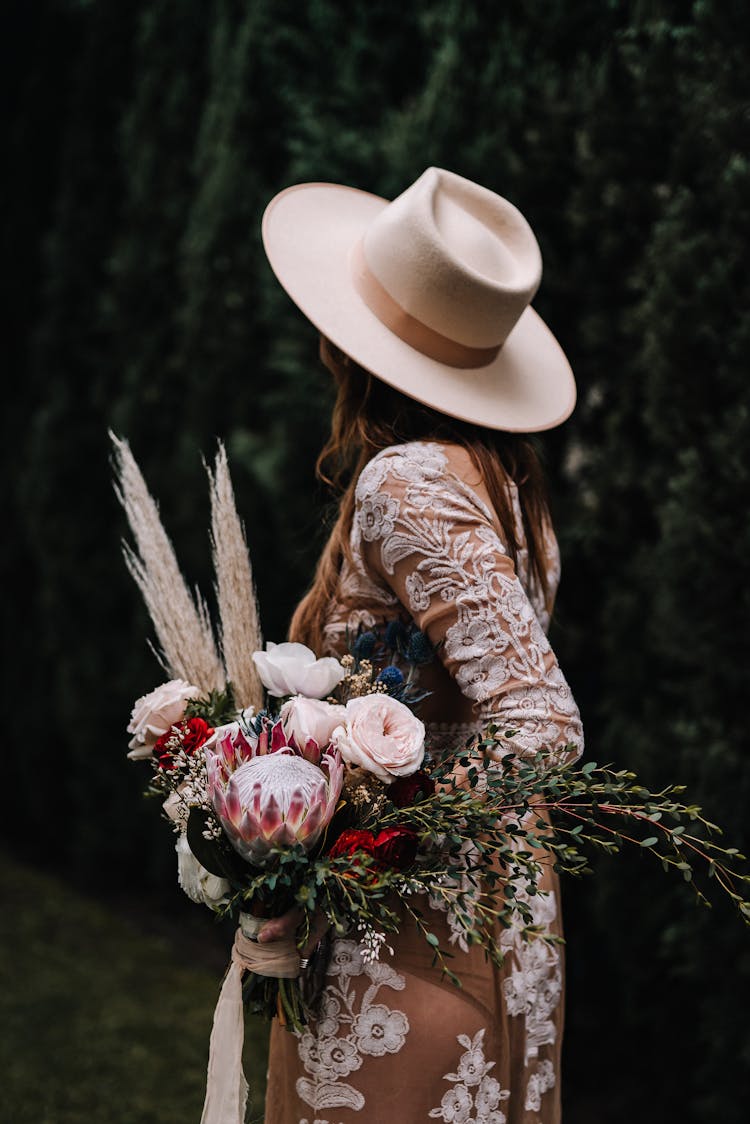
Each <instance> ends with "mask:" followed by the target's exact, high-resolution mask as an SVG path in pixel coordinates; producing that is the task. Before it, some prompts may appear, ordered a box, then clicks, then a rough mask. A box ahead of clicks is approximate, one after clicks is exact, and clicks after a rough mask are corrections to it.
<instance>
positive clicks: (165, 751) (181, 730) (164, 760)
mask: <svg viewBox="0 0 750 1124" xmlns="http://www.w3.org/2000/svg"><path fill="white" fill-rule="evenodd" d="M213 732H214V731H213V726H209V724H208V722H206V720H205V718H185V719H183V721H182V722H175V724H174V726H170V728H169V729H168V730H167V732H166V734H162V736H161V737H160V738H159V739H158V740H157V742H156V745H155V746H154V757H155V758H156V760H157V762H158V764H159V768H160V769H174V767H175V763H174V755H175V754H176V753H179V751H180V750H181V749H184V751H185V753H187V754H188V755H189V756H192V755H193V754H194V753H195V752H196V750H198V749H200V747H201V746H202V745H203V744H204V743H205V742H207V741H208V739H209V738H210V737H211V735H212V734H213Z"/></svg>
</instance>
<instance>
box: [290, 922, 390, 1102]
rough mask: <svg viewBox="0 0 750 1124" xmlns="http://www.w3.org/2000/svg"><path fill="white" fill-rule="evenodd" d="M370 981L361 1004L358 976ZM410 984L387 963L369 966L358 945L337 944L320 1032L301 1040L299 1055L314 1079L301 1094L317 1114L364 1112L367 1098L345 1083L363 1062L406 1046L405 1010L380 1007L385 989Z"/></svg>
mask: <svg viewBox="0 0 750 1124" xmlns="http://www.w3.org/2000/svg"><path fill="white" fill-rule="evenodd" d="M362 975H364V976H366V977H367V978H368V979H369V980H370V986H369V987H367V988H366V990H365V992H364V994H363V995H362V998H361V1001H360V1002H359V1005H358V1004H357V993H356V990H355V988H354V987H353V986H352V980H353V979H354V977H359V976H362ZM405 986H406V981H405V979H404V977H403V976H401V975H399V974H398V972H395V971H394V970H393V968H391V967H390V966H389V965H388V964H383V963H380V962H376V963H374V964H370V963H367V962H365V961H364V960H363V958H362V954H361V950H360V947H359V945H357V943H356V942H355V941H348V940H337V941H336V942H335V943H334V945H333V952H332V956H331V963H330V966H329V983H328V986H327V988H326V992H325V995H324V997H323V1002H322V1006H321V1013H320V1019H319V1021H318V1023H317V1026H316V1028H315V1032H314V1033H313V1031H312V1030H309V1029H308V1030H305V1031H303V1033H301V1034H300V1035H298V1046H297V1049H298V1053H299V1057H300V1060H301V1062H302V1064H303V1065H304V1067H305V1070H306V1071H307V1073H308V1074H309V1075H310V1076H308V1077H300V1078H298V1080H297V1093H298V1095H299V1096H300V1097H301V1099H302V1100H303V1101H305V1103H306V1104H309V1105H310V1107H311V1108H314V1109H315V1110H316V1111H317V1110H318V1109H328V1108H350V1109H353V1110H354V1111H359V1110H361V1109H362V1108H363V1107H364V1104H365V1098H364V1096H363V1095H362V1093H361V1092H360V1091H359V1090H358V1089H357V1088H356V1087H355V1086H354V1085H352V1084H350V1083H349V1082H347V1081H345V1080H344V1078H346V1077H349V1075H350V1074H352V1073H355V1072H356V1071H357V1070H358V1069H359V1068H360V1066H361V1065H362V1062H363V1060H364V1057H365V1056H367V1057H372V1058H382V1057H385V1055H386V1054H397V1053H398V1052H399V1050H400V1049H401V1047H402V1046H403V1045H404V1042H405V1041H406V1035H407V1034H408V1032H409V1020H408V1019H407V1017H406V1015H405V1014H404V1012H403V1011H398V1010H396V1009H395V1008H392V1007H389V1006H387V1005H386V1004H385V1003H375V1002H374V1000H375V998H376V996H377V993H378V991H379V990H380V989H381V988H382V987H388V988H391V989H392V990H394V991H403V989H404V987H405Z"/></svg>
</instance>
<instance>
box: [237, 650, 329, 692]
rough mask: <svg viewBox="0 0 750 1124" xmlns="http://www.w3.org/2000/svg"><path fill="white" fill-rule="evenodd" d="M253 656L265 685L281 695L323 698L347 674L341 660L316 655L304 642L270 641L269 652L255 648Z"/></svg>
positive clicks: (269, 689)
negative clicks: (316, 656) (320, 657)
mask: <svg viewBox="0 0 750 1124" xmlns="http://www.w3.org/2000/svg"><path fill="white" fill-rule="evenodd" d="M253 660H254V662H255V666H256V667H257V669H258V674H259V675H260V678H261V681H262V683H263V686H264V687H265V688H266V690H267V691H269V692H270V693H271V694H272V695H274V696H275V697H276V698H277V699H280V698H283V696H284V695H304V696H305V697H306V698H308V699H322V698H324V696H325V695H330V693H331V691H332V690H333V688H334V687H335V686H336V684H337V683H340V682H341V680H342V679H343V678H344V676H345V675H346V672H345V671H344V669H343V667H342V666H341V664H340V663H339V661H338V660H335V659H333V657H330V656H329V657H326V658H325V659H321V660H319V659H316V658H315V653H314V652H313V651H311V650H310V648H307V647H305V645H304V644H267V645H266V650H265V652H253Z"/></svg>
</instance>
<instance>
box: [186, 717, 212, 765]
mask: <svg viewBox="0 0 750 1124" xmlns="http://www.w3.org/2000/svg"><path fill="white" fill-rule="evenodd" d="M180 725H181V726H182V730H183V733H182V748H183V749H184V750H185V753H187V754H189V755H190V756H192V754H194V753H195V751H196V749H200V747H201V746H202V745H203V743H204V742H207V741H208V739H209V738H210V737H211V735H212V734H213V732H214V730H213V726H209V724H208V722H206V720H205V718H187V719H186V720H185V721H184V722H181V723H180Z"/></svg>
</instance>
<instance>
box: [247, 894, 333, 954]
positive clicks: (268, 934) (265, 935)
mask: <svg viewBox="0 0 750 1124" xmlns="http://www.w3.org/2000/svg"><path fill="white" fill-rule="evenodd" d="M304 916H305V910H304V909H302V907H301V906H294V908H293V909H290V910H287V912H286V913H282V914H281V916H280V917H271V918H269V920H268V921H266V923H265V925H264V926H263V928H262V929H261V930H260V932H259V933H258V942H259V943H260V944H270V942H271V941H282V940H288V939H289V938H291V939H292V940H295V939H296V936H297V929H298V928H299V926H300V924H301V923H302V920H303V919H304ZM329 928H330V925H329V922H328V921H327V920H326V917H325V915H324V914H323V913H321V912H320V911H319V910H316V911H315V913H314V914H313V919H312V923H311V925H310V935H309V936H308V938H307V940H306V941H305V943H304V945H303V947H302V948H301V949H300V957H301V958H302V959H303V960H305V959H307V958H308V957H309V956H311V955H312V952H313V950H314V949H315V946H316V945H317V944H318V942H319V941H320V939H321V937H323V936H324V934H325V933H326V931H327V930H328V929H329Z"/></svg>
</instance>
